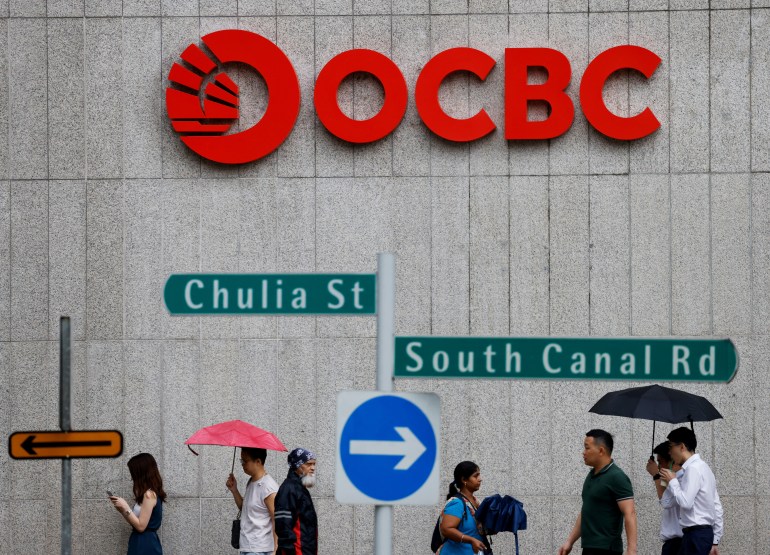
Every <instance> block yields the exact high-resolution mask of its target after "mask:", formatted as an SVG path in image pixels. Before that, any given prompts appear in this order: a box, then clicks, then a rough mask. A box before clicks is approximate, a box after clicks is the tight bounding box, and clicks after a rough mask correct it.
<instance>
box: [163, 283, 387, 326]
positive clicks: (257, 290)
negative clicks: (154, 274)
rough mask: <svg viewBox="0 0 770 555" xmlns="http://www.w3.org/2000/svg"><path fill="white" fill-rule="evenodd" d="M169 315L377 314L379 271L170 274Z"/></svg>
mask: <svg viewBox="0 0 770 555" xmlns="http://www.w3.org/2000/svg"><path fill="white" fill-rule="evenodd" d="M163 300H164V301H165V303H166V308H168V311H169V312H170V313H171V314H180V315H187V316H196V315H202V314H209V315H210V314H216V315H233V314H244V315H252V316H253V315H258V314H294V315H302V314H324V315H335V314H347V315H351V314H374V313H375V274H172V275H171V276H169V278H168V280H167V281H166V287H165V288H164V290H163Z"/></svg>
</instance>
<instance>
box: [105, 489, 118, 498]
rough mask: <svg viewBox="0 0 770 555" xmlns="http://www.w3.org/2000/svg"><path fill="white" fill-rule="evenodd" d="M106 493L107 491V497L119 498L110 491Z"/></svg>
mask: <svg viewBox="0 0 770 555" xmlns="http://www.w3.org/2000/svg"><path fill="white" fill-rule="evenodd" d="M106 491H107V497H117V495H115V494H114V493H112V492H111V491H110V490H106Z"/></svg>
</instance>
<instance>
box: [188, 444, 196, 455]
mask: <svg viewBox="0 0 770 555" xmlns="http://www.w3.org/2000/svg"><path fill="white" fill-rule="evenodd" d="M187 448H188V449H189V450H190V451H192V454H193V455H195V456H196V457H197V456H198V453H196V452H195V451H193V448H192V447H190V446H189V445H188V446H187Z"/></svg>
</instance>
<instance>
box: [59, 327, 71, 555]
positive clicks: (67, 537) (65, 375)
mask: <svg viewBox="0 0 770 555" xmlns="http://www.w3.org/2000/svg"><path fill="white" fill-rule="evenodd" d="M59 322H60V324H59V427H60V428H61V430H62V432H69V431H71V430H72V421H71V414H70V405H71V400H72V397H71V394H70V383H71V366H70V319H69V318H68V317H67V316H62V317H61V319H60V321H59ZM61 553H62V555H72V461H71V460H70V459H62V461H61Z"/></svg>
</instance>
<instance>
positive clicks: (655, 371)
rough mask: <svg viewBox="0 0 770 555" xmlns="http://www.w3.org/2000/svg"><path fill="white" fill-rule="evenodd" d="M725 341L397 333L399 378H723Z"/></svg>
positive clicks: (730, 365)
mask: <svg viewBox="0 0 770 555" xmlns="http://www.w3.org/2000/svg"><path fill="white" fill-rule="evenodd" d="M737 369H738V353H737V351H736V350H735V346H734V345H733V343H732V341H730V340H729V339H678V338H665V339H661V338H655V339H650V338H635V337H634V338H627V337H622V338H621V337H618V338H605V337H602V338H593V337H586V338H568V337H396V353H395V375H396V377H402V378H514V379H515V378H530V379H541V378H542V379H548V378H556V379H560V380H565V379H596V380H637V381H639V380H653V381H667V380H668V381H675V380H682V381H708V382H729V381H730V380H731V379H732V378H733V376H734V375H735V372H736V370H737Z"/></svg>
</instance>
